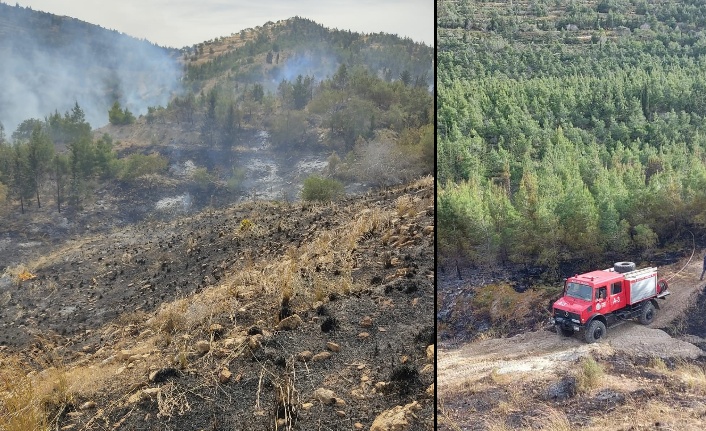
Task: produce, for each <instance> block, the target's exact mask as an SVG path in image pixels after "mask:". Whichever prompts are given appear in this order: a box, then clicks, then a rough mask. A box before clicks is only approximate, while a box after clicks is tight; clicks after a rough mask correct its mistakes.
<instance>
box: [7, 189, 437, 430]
mask: <svg viewBox="0 0 706 431" xmlns="http://www.w3.org/2000/svg"><path fill="white" fill-rule="evenodd" d="M407 195H410V196H411V198H419V199H420V201H421V202H423V203H424V205H426V206H427V207H432V208H433V185H432V184H431V183H430V185H429V186H425V187H408V188H406V190H404V189H402V188H393V189H389V190H384V191H380V192H376V193H372V194H370V195H366V196H362V197H357V198H347V199H344V200H343V201H341V202H339V203H337V204H336V205H311V204H306V203H302V204H289V203H281V202H248V203H244V204H240V205H235V206H232V207H228V208H225V209H221V210H207V211H205V212H201V213H198V214H193V215H188V216H182V217H177V218H174V219H172V220H153V221H149V222H143V223H138V224H136V225H132V226H128V227H126V228H121V229H117V230H115V231H111V232H108V233H105V234H100V235H93V236H85V237H80V238H76V240H75V241H73V242H70V243H67V244H65V245H62V246H61V247H58V248H55V249H53V250H50V252H49V253H47V254H46V255H44V256H43V257H42V260H41V264H38V265H35V266H34V267H33V272H34V273H35V274H36V275H37V278H36V279H33V280H28V281H26V282H22V283H18V284H12V286H9V287H8V292H9V295H5V297H9V300H8V301H7V302H6V304H5V308H4V309H3V310H2V312H0V325H2V328H3V331H2V332H0V337H2V340H0V342H2V343H4V345H5V346H6V347H5V348H4V349H3V352H2V354H10V355H18V356H22V357H23V355H24V353H23V352H24V351H25V350H27V349H28V348H30V346H33V345H34V344H35V343H37V342H38V341H37V340H38V339H41V340H42V341H41V343H40V346H41V347H43V348H45V350H50V351H51V352H52V356H53V357H55V358H56V362H55V363H56V364H62V366H63V368H66V369H67V370H69V369H71V370H73V369H81V367H84V366H86V367H87V366H89V364H90V365H94V366H97V367H99V368H100V367H109V368H108V370H109V371H108V372H107V374H105V373H103V371H102V369H101V372H100V373H98V372H92V373H91V374H90V376H91V379H93V378H98V377H105V379H106V380H105V384H104V385H103V386H97V387H95V388H92V389H91V392H90V393H83V392H81V393H79V394H77V396H76V399H80V400H81V401H91V402H95V405H96V407H95V408H87V409H81V408H80V406H79V405H78V404H77V403H74V404H72V406H73V407H71V408H72V410H74V411H72V412H71V413H72V414H65V415H63V416H60V417H58V419H57V423H56V426H57V428H58V429H61V428H65V429H85V430H93V429H96V430H97V429H103V428H105V426H107V425H105V424H110V427H113V426H115V425H116V424H117V427H118V428H119V429H125V430H183V429H209V430H211V429H213V430H221V429H252V430H255V431H259V430H272V429H296V430H309V429H350V428H351V427H352V425H353V424H355V423H357V422H359V423H361V424H362V425H363V427H364V429H369V428H370V426H371V425H372V421H373V420H374V419H375V417H376V416H377V415H378V414H380V413H382V412H383V411H385V410H389V409H391V408H393V407H396V406H399V405H406V404H409V403H411V402H413V401H416V402H418V403H419V405H420V407H421V410H419V411H416V413H415V415H416V418H415V419H414V429H433V404H434V402H433V397H432V396H430V395H429V394H427V393H426V390H427V388H428V387H429V386H430V385H431V384H432V383H433V381H434V373H433V368H432V369H431V371H429V370H430V367H431V364H430V362H429V361H428V360H427V358H426V352H425V349H426V347H427V346H428V344H429V342H430V341H433V340H431V338H432V336H431V334H432V330H431V329H430V328H433V326H434V320H433V314H432V310H433V309H434V278H433V275H434V238H433V233H432V234H422V229H423V228H425V227H427V226H431V225H433V211H431V212H429V211H418V212H417V214H418V215H416V216H413V217H410V216H405V217H401V218H400V217H395V218H396V221H394V223H392V222H388V221H385V222H384V223H386V224H385V225H384V226H385V229H387V230H388V231H389V232H388V233H387V235H388V237H392V236H397V237H398V239H397V240H396V241H395V240H394V239H393V240H386V241H385V242H383V240H382V239H381V237H382V234H383V233H384V232H382V231H383V228H380V231H381V232H380V235H367V236H365V235H361V239H359V240H358V241H357V242H356V243H355V244H354V248H353V249H352V252H351V253H352V255H351V260H350V261H351V262H354V263H355V264H354V265H351V266H349V267H344V266H343V265H342V264H340V263H338V262H336V261H333V262H331V261H326V260H323V261H322V262H317V263H316V265H314V264H310V265H308V266H307V265H304V262H309V261H311V262H314V261H315V260H316V259H317V256H311V255H310V256H308V257H305V256H303V255H302V254H301V252H297V250H301V249H303V246H304V245H306V244H309V243H311V242H313V241H315V240H316V239H317V238H318V236H319V235H320V234H321V232H322V231H329V230H331V231H336V229H339V230H343V229H342V228H343V227H344V226H346V224H347V223H350V222H351V220H354V219H355V218H356V217H360V215H359V214H361V213H362V214H367V213H365V212H362V211H364V210H365V209H370V208H374V209H375V210H377V209H385V208H388V209H389V211H391V213H393V214H395V213H396V209H395V208H396V202H397V201H398V199H399V198H401V197H403V196H407ZM411 198H410V201H411ZM245 219H247V220H250V221H251V222H252V224H253V229H252V231H251V232H250V233H244V234H243V233H241V231H240V227H241V226H242V224H241V222H242V221H243V220H245ZM390 220H393V219H392V218H391V219H390ZM381 223H382V222H381ZM396 225H400V226H404V229H401V228H399V227H396ZM324 226H326V227H324ZM401 232H403V233H401ZM384 253H389V254H391V255H392V256H393V257H395V258H396V261H395V262H396V263H395V264H394V265H392V266H391V267H390V268H385V267H384V263H383V262H380V259H379V256H382V255H383V254H384ZM407 256H408V258H407ZM284 259H290V260H291V261H292V262H294V263H295V264H297V263H298V264H301V267H302V268H303V269H305V270H304V271H300V268H299V267H297V268H294V271H292V274H296V276H295V275H293V276H292V280H293V282H295V283H298V284H296V285H297V286H299V287H297V289H300V290H298V292H299V293H298V294H295V295H292V296H291V300H287V301H284V300H283V295H284V291H285V289H284V288H283V287H281V286H278V289H280V288H281V291H280V290H278V289H275V290H274V291H270V293H269V294H267V295H266V294H265V293H263V292H264V288H263V287H262V286H263V284H264V283H265V281H266V279H265V278H264V275H263V274H264V271H265V269H266V268H267V266H268V265H272V264H275V263H278V262H280V261H282V260H284ZM293 266H294V264H293ZM307 268H308V269H307ZM314 268H318V269H317V270H316V271H314ZM243 274H245V275H243ZM312 274H316V277H319V278H317V279H316V280H314V279H313V278H312ZM336 274H337V275H336ZM343 274H350V280H352V282H351V285H350V286H347V287H346V288H345V289H344V288H342V287H341V285H340V284H331V285H330V286H327V289H333V290H335V291H334V292H330V291H328V290H324V291H323V293H322V294H321V295H319V292H318V291H316V290H315V289H314V286H313V283H314V281H316V282H317V283H319V284H321V283H322V280H324V281H325V280H327V279H328V278H331V279H335V277H342V276H343ZM375 276H378V277H380V283H379V284H375V285H371V284H370V283H369V280H370V279H371V278H372V277H375ZM232 277H243V279H244V280H246V284H245V285H243V286H241V285H238V286H235V285H233V286H231V285H230V284H229V283H230V281H229V280H231V278H232ZM302 286H303V287H302ZM409 286H413V288H409ZM218 289H223V292H226V293H225V294H227V297H226V298H214V299H213V301H212V302H210V303H207V304H203V303H202V302H201V301H202V300H200V299H199V298H211V297H210V296H208V294H209V293H210V292H214V291H218V292H220V290H218ZM306 289H311V290H310V291H307V290H306ZM272 292H274V293H272ZM305 292H311V294H310V297H309V298H308V299H305V296H306V295H307V294H308V293H306V294H305ZM3 293H5V291H3ZM182 303H183V305H184V307H183V308H174V307H176V305H175V304H182ZM165 307H167V308H165ZM168 307H172V308H168ZM195 312H199V313H202V315H203V317H202V318H201V320H200V321H197V322H196V323H194V322H192V320H193V316H194V313H195ZM295 314H296V315H298V316H299V317H300V318H301V323H300V324H299V325H298V326H297V327H295V328H293V329H289V330H278V329H276V326H277V324H278V322H279V321H281V320H283V319H284V318H286V317H288V316H293V315H295ZM366 317H370V318H371V319H372V326H365V327H363V326H361V323H360V322H361V321H363V320H364V318H366ZM214 325H219V326H220V327H222V328H219V327H217V326H214ZM363 334H366V335H365V336H363ZM152 343H153V344H152ZM331 346H336V347H331ZM32 349H35V348H32ZM35 350H36V349H35ZM305 351H308V352H311V353H313V354H319V353H326V352H328V354H329V356H328V358H326V359H322V360H319V361H311V360H309V361H302V360H300V359H298V358H299V355H300V353H302V352H305ZM30 366H31V367H32V368H33V369H35V370H36V371H38V372H41V370H42V368H43V365H42V363H41V362H33V363H31V364H30ZM73 367H76V368H73ZM423 369H424V370H426V371H424V372H422V370H423ZM225 371H227V373H225ZM150 375H152V380H150ZM393 378H394V379H393ZM380 382H383V383H385V385H384V386H386V387H389V388H390V389H392V390H391V391H390V392H389V393H388V392H385V393H383V391H381V390H377V389H376V384H377V383H380ZM317 388H327V389H331V390H333V391H334V392H335V394H336V397H337V398H340V399H341V400H342V402H341V403H340V404H337V405H334V406H329V405H324V404H322V403H321V402H320V401H319V400H317V399H316V398H315V397H314V396H313V393H314V391H315V390H316V389H317ZM77 406H78V407H77Z"/></svg>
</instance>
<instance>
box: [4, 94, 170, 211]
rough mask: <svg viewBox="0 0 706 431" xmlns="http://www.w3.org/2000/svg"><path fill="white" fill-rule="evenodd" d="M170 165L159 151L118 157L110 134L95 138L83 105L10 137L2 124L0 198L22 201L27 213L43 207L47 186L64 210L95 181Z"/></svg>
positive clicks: (36, 121)
mask: <svg viewBox="0 0 706 431" xmlns="http://www.w3.org/2000/svg"><path fill="white" fill-rule="evenodd" d="M165 169H166V160H165V159H164V158H162V157H160V156H157V155H141V154H133V155H130V156H129V157H126V158H122V159H120V158H118V157H117V154H116V152H115V150H114V149H113V140H112V138H111V137H110V136H109V135H107V134H104V135H103V136H101V137H100V138H98V139H94V138H93V136H92V134H91V126H90V124H89V123H88V122H87V121H86V119H85V115H84V112H83V109H81V107H80V106H79V104H78V103H76V104H75V105H74V107H73V108H72V109H71V110H70V111H67V112H65V113H64V114H63V115H61V114H59V112H57V111H55V112H54V113H52V114H51V115H49V116H48V117H46V118H45V119H44V120H39V119H27V120H25V121H23V122H22V123H21V124H20V125H19V126H18V127H17V129H16V130H15V131H14V132H13V133H12V135H11V136H10V139H8V137H7V136H6V134H5V131H4V128H3V127H2V126H1V125H0V201H3V202H4V201H6V200H11V201H16V202H18V203H19V210H20V211H21V212H22V213H23V214H24V213H25V211H26V210H27V208H28V207H29V206H30V205H32V203H34V202H36V206H37V208H42V205H43V204H44V203H45V201H46V197H45V196H44V194H45V193H47V192H49V189H48V188H47V187H46V185H47V184H50V185H51V186H52V190H51V195H52V197H53V198H54V201H55V203H56V206H57V210H58V212H62V210H64V209H65V208H66V206H67V205H73V206H74V207H79V206H80V203H81V201H82V199H83V198H84V197H85V196H86V194H87V193H89V192H90V191H91V190H92V189H93V188H94V187H95V186H96V182H99V181H107V180H110V179H119V180H123V181H132V180H134V179H135V178H137V177H139V176H141V175H145V174H147V173H152V172H157V171H163V170H165Z"/></svg>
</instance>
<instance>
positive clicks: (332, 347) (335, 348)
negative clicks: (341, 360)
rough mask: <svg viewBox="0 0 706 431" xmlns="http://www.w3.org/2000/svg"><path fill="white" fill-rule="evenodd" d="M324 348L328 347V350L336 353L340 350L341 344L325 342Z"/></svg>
mask: <svg viewBox="0 0 706 431" xmlns="http://www.w3.org/2000/svg"><path fill="white" fill-rule="evenodd" d="M326 348H327V349H329V350H330V351H332V352H336V353H338V352H340V351H341V346H339V345H338V344H336V343H333V342H331V341H329V342H328V343H326Z"/></svg>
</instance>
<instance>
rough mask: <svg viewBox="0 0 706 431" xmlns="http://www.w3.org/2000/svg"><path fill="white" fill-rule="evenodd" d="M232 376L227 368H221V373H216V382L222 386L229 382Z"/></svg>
mask: <svg viewBox="0 0 706 431" xmlns="http://www.w3.org/2000/svg"><path fill="white" fill-rule="evenodd" d="M232 375H233V373H231V372H230V370H229V369H228V368H223V369H222V370H221V372H220V373H218V381H219V382H221V384H222V385H224V384H226V383H228V382H229V381H230V378H231V376H232Z"/></svg>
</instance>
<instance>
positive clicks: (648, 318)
mask: <svg viewBox="0 0 706 431" xmlns="http://www.w3.org/2000/svg"><path fill="white" fill-rule="evenodd" d="M653 320H655V306H654V305H652V302H651V301H647V302H645V305H643V306H642V313H640V323H642V324H643V325H649V324H650V323H652V321H653Z"/></svg>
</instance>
